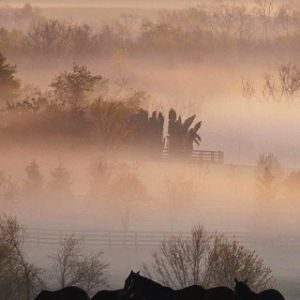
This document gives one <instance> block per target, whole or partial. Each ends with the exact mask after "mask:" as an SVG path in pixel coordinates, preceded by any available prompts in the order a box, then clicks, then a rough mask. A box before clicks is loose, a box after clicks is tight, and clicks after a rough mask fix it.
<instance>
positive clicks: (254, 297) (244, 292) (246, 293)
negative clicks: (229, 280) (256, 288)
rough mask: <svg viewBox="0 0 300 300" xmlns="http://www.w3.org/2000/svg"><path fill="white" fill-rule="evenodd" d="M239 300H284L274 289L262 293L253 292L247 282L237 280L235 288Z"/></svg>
mask: <svg viewBox="0 0 300 300" xmlns="http://www.w3.org/2000/svg"><path fill="white" fill-rule="evenodd" d="M234 291H235V293H236V299H237V300H284V297H283V296H282V294H281V293H280V292H279V291H277V290H274V289H268V290H264V291H262V292H260V293H255V292H253V291H252V290H251V289H250V288H249V286H248V285H247V280H246V281H238V280H237V279H235V288H234Z"/></svg>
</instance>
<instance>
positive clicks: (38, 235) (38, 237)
mask: <svg viewBox="0 0 300 300" xmlns="http://www.w3.org/2000/svg"><path fill="white" fill-rule="evenodd" d="M37 246H38V247H40V246H41V241H40V230H39V229H38V231H37Z"/></svg>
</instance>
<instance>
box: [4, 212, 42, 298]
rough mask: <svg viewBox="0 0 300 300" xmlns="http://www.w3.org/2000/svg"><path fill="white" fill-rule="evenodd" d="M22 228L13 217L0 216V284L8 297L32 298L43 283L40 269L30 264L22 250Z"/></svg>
mask: <svg viewBox="0 0 300 300" xmlns="http://www.w3.org/2000/svg"><path fill="white" fill-rule="evenodd" d="M24 233H25V231H24V229H23V228H22V227H21V226H20V225H19V224H18V222H17V220H16V219H15V218H11V217H6V216H5V217H1V218H0V266H1V268H0V274H1V275H0V286H1V294H2V295H3V294H4V293H5V294H6V296H7V298H9V299H20V300H23V299H24V300H29V299H32V296H33V294H34V293H35V291H36V289H37V288H39V287H40V286H42V285H43V282H42V280H41V277H40V275H41V269H39V268H37V267H36V266H34V265H32V264H30V263H29V262H28V261H27V259H26V257H25V254H24V251H23V237H24Z"/></svg>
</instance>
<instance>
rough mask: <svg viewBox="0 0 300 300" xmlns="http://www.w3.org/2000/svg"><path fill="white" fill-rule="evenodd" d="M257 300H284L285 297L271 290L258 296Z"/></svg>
mask: <svg viewBox="0 0 300 300" xmlns="http://www.w3.org/2000/svg"><path fill="white" fill-rule="evenodd" d="M255 300H284V297H283V295H282V294H281V293H280V292H278V291H277V290H274V289H269V290H265V291H262V292H260V293H259V294H257V296H256V297H255Z"/></svg>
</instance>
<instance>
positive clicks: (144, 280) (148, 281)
mask: <svg viewBox="0 0 300 300" xmlns="http://www.w3.org/2000/svg"><path fill="white" fill-rule="evenodd" d="M138 276H139V279H140V280H142V281H143V282H147V283H150V284H152V285H153V286H155V287H157V288H163V289H166V288H167V289H170V290H173V289H171V288H170V287H166V286H163V285H162V284H160V283H158V282H157V281H154V280H152V279H150V278H147V277H144V276H142V275H138Z"/></svg>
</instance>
